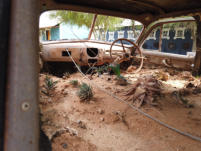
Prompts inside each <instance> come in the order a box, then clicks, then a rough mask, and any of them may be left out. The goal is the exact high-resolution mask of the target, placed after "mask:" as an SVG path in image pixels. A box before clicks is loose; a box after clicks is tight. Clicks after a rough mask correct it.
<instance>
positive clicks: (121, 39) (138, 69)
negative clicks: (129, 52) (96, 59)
mask: <svg viewBox="0 0 201 151" xmlns="http://www.w3.org/2000/svg"><path fill="white" fill-rule="evenodd" d="M118 41H120V42H121V46H122V48H123V52H124V53H125V54H126V50H125V47H124V44H123V42H122V41H127V42H129V43H131V44H132V45H133V46H134V47H135V48H136V50H137V51H138V53H139V55H140V66H139V67H138V68H137V69H136V70H135V73H136V72H139V71H140V70H141V68H142V66H143V56H142V51H141V49H140V48H139V47H138V45H137V44H136V43H134V42H133V41H131V40H129V39H126V38H118V39H116V40H114V41H113V42H112V44H111V46H110V58H111V59H113V58H112V47H113V46H114V44H115V43H116V42H118Z"/></svg>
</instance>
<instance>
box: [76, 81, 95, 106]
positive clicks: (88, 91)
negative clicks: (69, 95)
mask: <svg viewBox="0 0 201 151" xmlns="http://www.w3.org/2000/svg"><path fill="white" fill-rule="evenodd" d="M77 96H78V97H79V98H80V101H85V102H87V101H89V100H90V99H91V98H93V91H92V87H91V86H90V85H88V84H86V83H82V84H81V85H80V88H79V90H78V91H77Z"/></svg>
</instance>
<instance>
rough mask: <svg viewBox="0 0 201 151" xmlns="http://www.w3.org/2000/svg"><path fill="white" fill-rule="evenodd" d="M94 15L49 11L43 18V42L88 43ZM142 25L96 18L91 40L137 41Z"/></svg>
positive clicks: (109, 18) (116, 18) (41, 28)
mask: <svg viewBox="0 0 201 151" xmlns="http://www.w3.org/2000/svg"><path fill="white" fill-rule="evenodd" d="M93 19H94V14H91V13H82V12H75V11H66V10H57V11H47V12H44V13H43V14H41V16H40V24H39V28H40V37H39V38H40V41H41V42H43V41H58V40H88V37H89V33H90V30H91V25H92V22H93ZM142 29H143V25H142V24H141V23H140V22H138V21H135V20H131V19H127V18H120V17H113V16H105V15H97V17H96V20H95V25H94V28H93V30H92V34H91V37H90V40H99V41H108V42H112V41H114V40H116V39H118V38H126V39H129V40H132V41H136V40H137V39H138V37H139V35H140V33H141V31H142Z"/></svg>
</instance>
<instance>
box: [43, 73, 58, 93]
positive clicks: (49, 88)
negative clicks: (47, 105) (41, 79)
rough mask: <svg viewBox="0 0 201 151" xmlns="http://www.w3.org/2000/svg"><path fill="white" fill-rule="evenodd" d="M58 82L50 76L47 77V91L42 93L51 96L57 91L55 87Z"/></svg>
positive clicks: (45, 86)
mask: <svg viewBox="0 0 201 151" xmlns="http://www.w3.org/2000/svg"><path fill="white" fill-rule="evenodd" d="M57 82H58V81H53V80H52V79H51V78H50V77H49V76H46V77H45V85H44V88H45V91H42V92H43V93H44V94H46V95H48V96H50V93H51V91H52V90H54V89H55V85H56V84H57Z"/></svg>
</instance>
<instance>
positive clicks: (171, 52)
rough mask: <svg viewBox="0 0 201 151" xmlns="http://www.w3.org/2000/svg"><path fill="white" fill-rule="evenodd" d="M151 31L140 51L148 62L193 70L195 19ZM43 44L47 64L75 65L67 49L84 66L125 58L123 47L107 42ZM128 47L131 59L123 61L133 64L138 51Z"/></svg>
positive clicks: (176, 20) (157, 25)
mask: <svg viewBox="0 0 201 151" xmlns="http://www.w3.org/2000/svg"><path fill="white" fill-rule="evenodd" d="M149 28H150V30H149V31H148V32H147V37H146V38H144V41H143V42H142V44H141V46H140V49H139V48H138V50H139V52H140V53H141V52H142V53H143V55H144V56H145V57H146V61H149V62H152V63H157V64H164V65H165V66H169V67H178V68H183V69H188V70H190V69H192V68H193V64H194V58H195V51H196V34H195V33H196V24H195V19H194V18H193V17H180V18H168V19H162V20H159V21H156V22H154V23H152V25H151V26H150V27H149ZM91 30H93V29H91ZM117 41H118V39H117ZM123 42H124V41H123ZM42 44H43V49H42V53H41V56H42V59H43V61H45V62H71V61H72V60H71V58H70V57H69V55H68V52H67V51H66V49H68V50H69V52H70V53H71V55H72V57H73V58H74V59H75V61H76V63H77V64H79V65H80V66H87V65H90V64H91V63H92V64H95V65H103V64H105V63H111V62H112V61H114V58H116V57H117V56H120V55H123V47H122V45H116V46H114V47H113V49H112V50H110V45H111V44H112V43H111V42H104V41H92V40H77V41H69V40H61V41H50V42H42ZM124 46H126V53H127V54H128V56H127V58H124V59H122V60H123V61H126V60H130V59H131V52H134V51H135V48H136V47H134V48H132V46H131V45H130V46H129V45H124ZM134 46H135V44H134ZM129 49H130V50H129ZM110 51H111V52H110ZM110 53H112V54H113V56H114V57H113V58H111V55H110ZM115 54H116V55H115ZM117 54H118V55H117ZM135 59H137V58H135Z"/></svg>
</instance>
